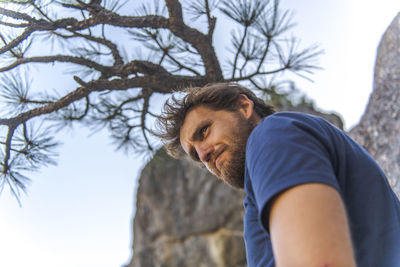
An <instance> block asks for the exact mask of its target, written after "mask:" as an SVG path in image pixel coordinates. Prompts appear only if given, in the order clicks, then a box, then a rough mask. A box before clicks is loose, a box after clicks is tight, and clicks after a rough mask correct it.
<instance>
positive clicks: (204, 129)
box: [200, 126, 208, 135]
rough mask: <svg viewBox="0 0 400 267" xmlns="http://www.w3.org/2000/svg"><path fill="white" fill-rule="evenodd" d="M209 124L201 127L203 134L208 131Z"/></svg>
mask: <svg viewBox="0 0 400 267" xmlns="http://www.w3.org/2000/svg"><path fill="white" fill-rule="evenodd" d="M207 129H208V126H204V127H203V128H201V129H200V133H201V135H204V134H205V133H206V132H207Z"/></svg>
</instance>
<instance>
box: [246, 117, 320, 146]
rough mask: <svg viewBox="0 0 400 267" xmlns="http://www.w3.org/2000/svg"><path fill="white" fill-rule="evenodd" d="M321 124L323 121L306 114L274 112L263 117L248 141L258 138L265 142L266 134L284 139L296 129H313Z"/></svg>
mask: <svg viewBox="0 0 400 267" xmlns="http://www.w3.org/2000/svg"><path fill="white" fill-rule="evenodd" d="M321 123H322V124H324V123H325V120H324V119H322V118H320V117H317V116H314V115H310V114H306V113H300V112H276V113H274V114H272V115H269V116H267V117H264V118H263V119H262V120H261V122H260V123H259V124H258V125H257V126H256V127H255V128H254V130H253V131H252V133H251V135H250V136H249V139H250V141H251V140H254V139H255V140H257V139H259V138H261V139H262V140H265V135H266V134H268V133H269V134H271V133H275V134H277V136H278V137H284V136H285V135H287V134H293V130H294V129H296V128H302V129H303V130H306V129H315V128H316V127H317V126H319V125H321Z"/></svg>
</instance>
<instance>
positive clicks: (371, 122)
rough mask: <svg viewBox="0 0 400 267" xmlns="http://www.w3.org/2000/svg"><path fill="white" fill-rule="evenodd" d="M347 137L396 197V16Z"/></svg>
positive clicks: (399, 46)
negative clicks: (377, 169) (363, 103)
mask: <svg viewBox="0 0 400 267" xmlns="http://www.w3.org/2000/svg"><path fill="white" fill-rule="evenodd" d="M350 135H351V137H353V138H354V139H355V140H357V142H358V143H360V144H361V145H363V146H364V147H365V148H366V149H367V150H368V151H369V153H371V155H372V156H373V157H374V158H375V159H376V160H377V162H378V163H379V165H380V166H381V167H382V168H383V170H384V171H385V173H386V175H387V177H388V179H389V182H390V184H391V185H392V187H393V188H394V190H395V191H396V193H397V195H398V196H399V197H400V181H399V179H400V13H399V14H398V15H397V16H396V18H395V19H394V20H393V22H392V23H391V25H390V26H389V28H388V29H387V30H386V32H385V33H384V35H383V37H382V40H381V42H380V44H379V47H378V51H377V57H376V62H375V70H374V90H373V92H372V94H371V96H370V98H369V103H368V105H367V108H366V110H365V113H364V115H363V116H362V118H361V121H360V123H359V124H358V125H357V126H356V127H354V128H353V129H352V130H351V131H350Z"/></svg>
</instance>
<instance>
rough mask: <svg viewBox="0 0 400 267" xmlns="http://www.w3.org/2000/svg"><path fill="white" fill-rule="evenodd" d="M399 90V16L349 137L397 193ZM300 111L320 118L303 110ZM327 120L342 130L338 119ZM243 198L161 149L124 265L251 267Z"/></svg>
mask: <svg viewBox="0 0 400 267" xmlns="http://www.w3.org/2000/svg"><path fill="white" fill-rule="evenodd" d="M399 86H400V15H398V16H397V17H396V18H395V19H394V21H393V23H392V24H391V26H390V27H389V29H388V30H387V31H386V33H385V34H384V36H383V39H382V41H381V44H380V46H379V50H378V56H377V60H376V66H375V81H374V91H373V93H372V95H371V98H370V101H369V104H368V107H367V109H366V112H365V114H364V116H363V117H362V119H361V122H360V124H359V125H357V126H356V127H355V128H353V129H352V130H351V132H350V135H351V136H352V137H353V138H354V139H356V140H357V141H358V142H359V143H360V144H361V145H363V146H364V147H365V148H366V149H367V150H368V151H369V152H370V153H371V154H372V155H373V156H374V157H375V159H377V161H378V163H379V164H380V165H381V166H382V167H383V169H384V171H385V172H386V174H387V175H388V178H389V179H390V182H391V184H392V186H393V187H394V189H395V191H397V194H398V195H400V182H398V180H399V177H400V168H399V166H400V90H399V89H400V88H399ZM292 110H293V109H292ZM297 110H299V109H297ZM300 111H303V112H304V111H306V112H310V113H313V114H316V113H315V111H310V110H308V109H306V110H304V107H302V109H300ZM317 114H318V113H317ZM318 115H321V114H318ZM324 117H325V118H326V119H328V120H330V121H331V122H333V123H334V124H336V125H337V126H338V127H342V124H341V121H340V118H339V117H338V116H336V115H328V116H324ZM243 197H244V193H243V192H241V191H236V190H232V189H230V188H229V187H228V186H226V185H225V184H223V183H222V182H220V181H218V180H217V179H216V178H215V177H213V176H212V175H210V174H209V173H208V171H207V170H205V169H201V168H198V167H197V166H195V165H194V163H191V162H190V161H189V160H188V159H182V160H174V159H171V158H170V157H169V156H168V155H167V154H166V153H165V151H164V150H160V151H158V152H157V154H156V155H155V157H154V158H153V160H152V161H151V162H150V163H149V164H148V165H147V166H146V167H145V168H144V170H143V172H142V176H141V178H140V185H139V189H138V193H137V205H136V206H137V208H136V216H135V219H134V223H133V233H134V240H133V250H134V253H133V257H132V260H131V262H130V263H129V264H128V266H127V267H153V266H154V267H158V266H159V267H179V266H182V267H192V266H193V267H203V266H204V267H213V266H218V267H228V266H229V267H236V266H246V255H245V249H244V243H243V232H242V229H243V225H242V217H243V206H242V201H243Z"/></svg>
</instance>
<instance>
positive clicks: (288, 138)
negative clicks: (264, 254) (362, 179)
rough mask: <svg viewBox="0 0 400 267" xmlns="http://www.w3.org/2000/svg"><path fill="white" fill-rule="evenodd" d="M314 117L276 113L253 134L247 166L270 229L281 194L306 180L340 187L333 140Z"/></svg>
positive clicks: (260, 217) (249, 142)
mask: <svg viewBox="0 0 400 267" xmlns="http://www.w3.org/2000/svg"><path fill="white" fill-rule="evenodd" d="M318 127H319V126H318V123H315V122H313V121H312V120H311V119H309V120H307V119H306V120H302V119H299V118H292V117H285V116H279V115H272V116H271V117H268V118H266V119H264V120H263V121H262V122H261V123H260V125H258V126H257V127H256V128H255V129H254V131H253V132H252V134H251V135H250V137H249V140H248V143H247V149H246V165H247V169H248V172H249V177H250V180H251V185H252V188H253V191H254V198H255V202H256V205H257V207H258V211H259V214H258V216H259V219H260V220H261V223H262V225H263V228H264V230H265V231H267V232H269V229H268V222H269V211H270V206H271V204H272V200H273V198H274V197H275V196H277V195H278V194H279V193H281V192H283V191H284V190H286V189H289V188H291V187H293V186H296V185H300V184H305V183H323V184H327V185H330V186H333V187H334V188H336V189H337V190H338V191H339V192H340V189H339V185H338V182H337V180H336V176H335V173H334V167H333V163H332V162H333V161H332V154H331V153H330V149H329V145H328V143H329V141H328V138H327V137H326V136H324V133H323V131H321V130H318V129H317V128H318Z"/></svg>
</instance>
